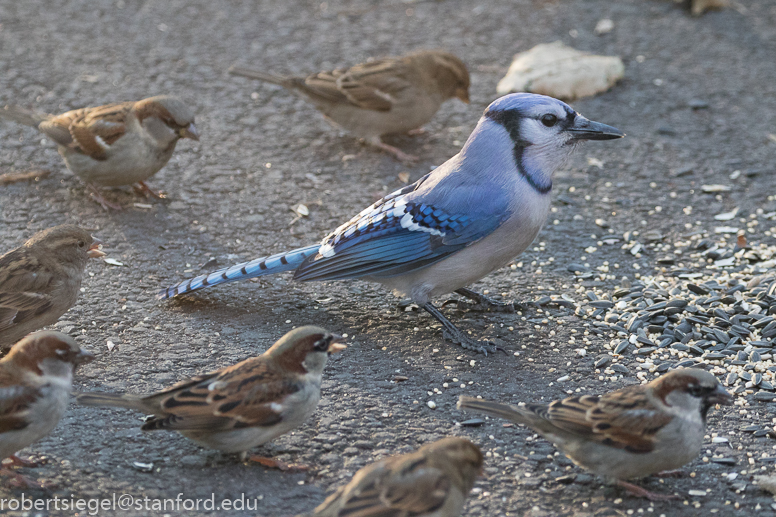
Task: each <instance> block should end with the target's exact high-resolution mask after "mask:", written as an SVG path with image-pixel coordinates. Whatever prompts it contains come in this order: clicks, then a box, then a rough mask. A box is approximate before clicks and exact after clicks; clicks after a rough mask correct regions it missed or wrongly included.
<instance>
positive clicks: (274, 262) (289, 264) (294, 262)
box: [157, 244, 321, 299]
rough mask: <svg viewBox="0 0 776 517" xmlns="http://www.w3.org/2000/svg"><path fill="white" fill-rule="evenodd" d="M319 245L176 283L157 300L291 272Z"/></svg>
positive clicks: (316, 250)
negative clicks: (215, 286) (258, 277)
mask: <svg viewBox="0 0 776 517" xmlns="http://www.w3.org/2000/svg"><path fill="white" fill-rule="evenodd" d="M320 247H321V245H320V244H315V245H313V246H307V247H306V248H299V249H296V250H293V251H287V252H285V253H278V254H277V255H271V256H269V257H261V258H257V259H254V260H251V261H250V262H243V263H242V264H236V265H234V266H230V267H227V268H224V269H219V270H218V271H214V272H212V273H208V274H207V275H200V276H198V277H195V278H190V279H188V280H184V281H182V282H178V283H177V284H175V285H172V286H170V287H165V288H164V289H162V290H161V291H159V294H158V295H157V297H158V298H161V299H165V298H172V297H174V296H178V295H179V294H184V293H190V292H191V291H196V290H197V289H202V288H203V287H210V286H214V285H218V284H225V283H227V282H236V281H237V280H246V279H248V278H254V277H257V276H264V275H274V274H275V273H283V272H284V271H293V270H294V269H296V268H298V267H299V265H300V264H301V263H302V262H304V260H305V259H306V258H307V257H309V256H311V255H315V254H316V253H318V248H320Z"/></svg>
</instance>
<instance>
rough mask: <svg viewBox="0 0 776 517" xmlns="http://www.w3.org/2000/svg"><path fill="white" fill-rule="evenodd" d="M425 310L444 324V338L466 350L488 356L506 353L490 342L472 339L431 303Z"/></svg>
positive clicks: (425, 306) (424, 307)
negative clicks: (500, 352)
mask: <svg viewBox="0 0 776 517" xmlns="http://www.w3.org/2000/svg"><path fill="white" fill-rule="evenodd" d="M423 309H424V310H425V311H426V312H428V313H429V314H431V315H432V316H433V317H434V318H436V319H437V321H438V322H439V323H441V324H442V327H443V328H444V336H445V337H446V338H448V339H450V341H452V342H453V343H458V344H459V345H461V346H462V347H464V348H465V349H466V350H474V351H475V352H479V353H481V354H485V355H488V352H490V353H492V354H495V353H496V352H497V351H499V350H501V351H502V352H504V349H503V348H501V347H498V346H496V345H494V344H492V343H491V342H490V341H477V340H476V339H472V338H470V337H469V336H468V335H467V334H466V333H465V332H464V331H462V330H461V329H459V328H458V327H456V326H455V325H454V324H453V322H452V321H450V320H449V319H447V318H445V316H444V315H443V314H442V313H441V312H439V309H437V308H436V307H434V306H433V305H432V304H431V302H429V303H427V304H425V305H424V306H423ZM504 353H506V352H504Z"/></svg>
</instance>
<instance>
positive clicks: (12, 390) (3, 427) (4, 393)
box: [0, 370, 45, 433]
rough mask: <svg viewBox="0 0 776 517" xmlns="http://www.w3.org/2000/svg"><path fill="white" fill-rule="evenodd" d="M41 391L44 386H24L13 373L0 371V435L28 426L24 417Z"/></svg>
mask: <svg viewBox="0 0 776 517" xmlns="http://www.w3.org/2000/svg"><path fill="white" fill-rule="evenodd" d="M43 389H45V386H44V387H42V388H33V387H30V386H24V385H22V384H20V383H19V379H18V378H17V377H16V376H15V375H14V374H13V372H7V371H5V370H0V433H5V432H8V431H18V430H20V429H24V428H25V427H27V425H29V424H28V422H27V419H26V418H25V417H26V416H27V413H28V411H29V407H30V405H31V404H32V403H33V402H35V401H36V400H37V399H38V398H39V397H40V396H41V395H42V390H43Z"/></svg>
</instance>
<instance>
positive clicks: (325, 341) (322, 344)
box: [313, 336, 331, 352]
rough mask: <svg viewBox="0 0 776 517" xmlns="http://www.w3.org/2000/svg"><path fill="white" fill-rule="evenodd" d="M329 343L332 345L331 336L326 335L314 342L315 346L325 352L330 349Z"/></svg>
mask: <svg viewBox="0 0 776 517" xmlns="http://www.w3.org/2000/svg"><path fill="white" fill-rule="evenodd" d="M329 345H331V336H324V337H322V338H321V339H319V340H318V341H316V342H315V343H313V348H315V349H316V350H317V351H319V352H325V351H327V350H328V349H329Z"/></svg>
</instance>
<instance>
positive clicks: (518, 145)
mask: <svg viewBox="0 0 776 517" xmlns="http://www.w3.org/2000/svg"><path fill="white" fill-rule="evenodd" d="M485 116H486V117H487V118H489V119H490V120H492V121H493V122H495V123H497V124H500V125H501V127H503V128H504V129H506V130H507V133H509V137H510V138H511V139H512V142H513V143H514V147H513V148H512V154H513V156H514V158H515V167H517V171H518V172H519V173H520V175H521V176H523V177H524V178H525V180H526V181H527V182H528V184H529V185H531V188H532V189H534V190H535V191H536V192H538V193H540V194H546V193H548V192H549V191H550V190H552V181H549V182H548V183H539V182H537V181H536V179H535V178H534V177H533V176H532V175H531V174H529V173H528V172H527V171H526V169H525V166H524V165H523V151H524V150H525V148H526V147H528V146H529V145H531V144H530V142H528V141H526V140H524V139H523V138H521V137H520V117H519V116H518V114H517V111H516V110H504V111H488V112H487V113H486V114H485Z"/></svg>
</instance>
